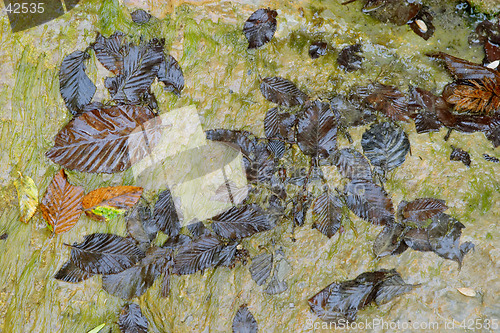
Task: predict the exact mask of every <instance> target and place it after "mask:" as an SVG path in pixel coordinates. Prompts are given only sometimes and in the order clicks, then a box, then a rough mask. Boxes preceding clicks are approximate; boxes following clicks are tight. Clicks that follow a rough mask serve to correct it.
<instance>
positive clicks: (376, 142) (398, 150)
mask: <svg viewBox="0 0 500 333" xmlns="http://www.w3.org/2000/svg"><path fill="white" fill-rule="evenodd" d="M361 146H362V147H363V152H364V153H365V156H366V157H368V159H369V160H370V162H371V164H372V165H374V166H377V167H380V168H382V169H383V170H384V171H391V170H393V169H395V168H397V167H398V166H400V165H401V164H403V162H404V161H405V159H406V154H408V152H409V151H410V141H409V140H408V135H406V133H405V131H403V130H402V129H401V128H400V127H398V126H396V125H393V124H391V123H388V122H384V123H378V124H375V125H372V126H371V127H370V129H369V130H367V131H366V132H365V133H363V136H362V138H361Z"/></svg>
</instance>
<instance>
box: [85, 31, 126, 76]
mask: <svg viewBox="0 0 500 333" xmlns="http://www.w3.org/2000/svg"><path fill="white" fill-rule="evenodd" d="M91 47H92V48H93V49H94V52H95V54H96V56H97V59H98V60H99V62H100V63H101V64H102V65H103V66H104V67H105V68H106V69H108V70H109V71H111V72H113V73H114V74H120V73H122V72H123V57H124V56H125V55H126V54H127V53H128V44H126V43H125V35H124V34H123V33H122V32H119V31H117V32H115V33H114V34H113V35H111V36H109V38H106V37H104V36H102V35H101V34H99V33H97V37H96V40H95V42H94V43H93V44H92V45H91Z"/></svg>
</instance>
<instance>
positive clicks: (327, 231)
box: [312, 190, 344, 238]
mask: <svg viewBox="0 0 500 333" xmlns="http://www.w3.org/2000/svg"><path fill="white" fill-rule="evenodd" d="M342 207H344V203H343V202H342V200H341V199H340V198H339V197H338V196H334V195H333V193H332V192H331V191H330V190H326V191H325V192H323V193H321V194H320V195H319V196H318V197H317V198H316V200H315V201H314V202H313V204H312V216H313V220H314V223H313V228H316V229H318V231H319V232H321V233H322V234H323V235H325V236H326V237H328V238H331V237H332V236H333V235H335V234H336V233H337V231H338V230H339V229H340V228H341V227H342V224H341V221H342V216H343V210H342Z"/></svg>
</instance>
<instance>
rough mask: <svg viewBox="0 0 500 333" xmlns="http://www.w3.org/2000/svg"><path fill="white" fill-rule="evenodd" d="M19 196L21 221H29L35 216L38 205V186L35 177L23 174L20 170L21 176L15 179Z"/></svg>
mask: <svg viewBox="0 0 500 333" xmlns="http://www.w3.org/2000/svg"><path fill="white" fill-rule="evenodd" d="M14 186H16V189H17V197H18V198H19V210H20V212H21V216H20V218H19V219H20V220H21V222H24V223H28V221H29V220H30V219H31V218H32V217H33V215H34V214H35V211H36V207H37V206H38V188H37V187H36V185H35V182H34V181H33V179H31V178H30V177H28V176H23V175H22V174H21V173H20V172H19V178H18V179H16V180H15V181H14Z"/></svg>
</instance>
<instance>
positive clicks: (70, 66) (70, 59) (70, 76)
mask: <svg viewBox="0 0 500 333" xmlns="http://www.w3.org/2000/svg"><path fill="white" fill-rule="evenodd" d="M89 58H90V56H89V55H88V54H87V53H86V52H82V51H75V52H73V53H71V54H68V55H67V56H66V57H64V59H63V61H62V63H61V68H60V70H59V88H60V91H61V96H62V98H63V99H64V102H65V103H66V107H67V108H68V110H69V111H70V112H71V113H72V114H73V115H76V114H77V113H79V112H80V110H81V109H82V108H83V106H85V105H87V104H89V103H90V101H91V100H92V97H94V94H95V91H96V86H95V85H94V83H93V82H92V81H91V80H90V79H89V77H88V76H87V74H86V73H85V60H87V59H89Z"/></svg>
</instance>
